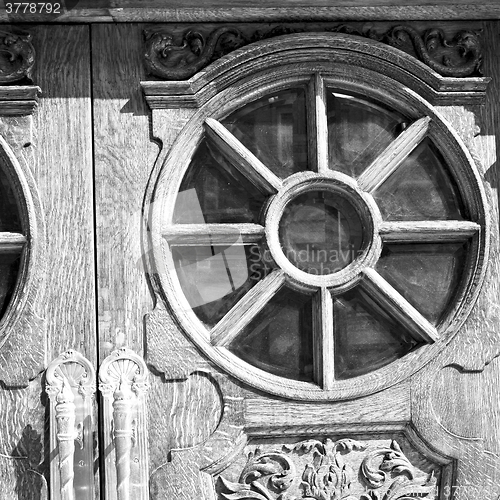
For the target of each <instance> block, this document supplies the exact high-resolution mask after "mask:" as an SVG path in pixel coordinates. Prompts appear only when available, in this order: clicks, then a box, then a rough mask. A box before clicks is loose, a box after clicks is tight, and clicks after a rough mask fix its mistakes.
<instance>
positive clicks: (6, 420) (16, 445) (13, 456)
mask: <svg viewBox="0 0 500 500" xmlns="http://www.w3.org/2000/svg"><path fill="white" fill-rule="evenodd" d="M40 395H41V376H39V377H37V378H35V379H34V380H32V381H31V382H30V384H29V386H28V387H26V388H25V389H6V388H5V387H4V386H2V387H1V388H0V409H1V410H0V484H1V488H0V500H12V498H20V499H21V498H22V499H25V498H26V499H28V498H36V499H40V500H47V499H48V485H47V481H46V479H45V477H44V474H45V473H47V468H48V463H47V462H46V457H45V450H47V448H48V446H47V447H46V444H45V443H46V436H47V432H46V428H45V427H44V426H45V424H44V422H45V408H44V406H43V404H45V402H44V401H41V400H40Z"/></svg>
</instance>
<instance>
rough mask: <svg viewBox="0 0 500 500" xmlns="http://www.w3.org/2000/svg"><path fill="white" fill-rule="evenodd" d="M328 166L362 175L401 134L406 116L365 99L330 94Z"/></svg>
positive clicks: (351, 174) (328, 99) (348, 173)
mask: <svg viewBox="0 0 500 500" xmlns="http://www.w3.org/2000/svg"><path fill="white" fill-rule="evenodd" d="M326 103H327V115H328V151H329V167H330V168H331V169H332V170H338V171H339V172H343V173H345V174H347V175H350V176H352V177H355V178H357V177H359V176H360V175H361V174H362V173H363V171H364V170H365V169H366V167H368V165H369V164H370V163H371V162H372V161H373V160H375V158H377V156H379V154H380V153H382V151H383V150H384V149H385V148H386V147H387V146H388V145H389V144H390V143H391V142H392V141H393V140H394V139H395V138H396V137H397V136H398V135H399V133H400V132H401V130H402V123H403V122H404V121H405V119H404V117H403V116H401V115H399V114H397V113H395V112H389V111H388V110H386V109H385V108H383V107H382V106H379V105H377V104H374V103H372V102H370V101H367V100H365V99H361V98H359V97H354V96H350V95H346V94H342V93H337V92H334V91H331V90H330V91H329V92H328V93H327V101H326Z"/></svg>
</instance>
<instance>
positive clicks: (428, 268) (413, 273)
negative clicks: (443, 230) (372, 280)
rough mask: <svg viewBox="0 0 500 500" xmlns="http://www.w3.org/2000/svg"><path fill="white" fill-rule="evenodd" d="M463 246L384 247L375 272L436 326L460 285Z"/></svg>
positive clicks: (460, 244) (462, 266)
mask: <svg viewBox="0 0 500 500" xmlns="http://www.w3.org/2000/svg"><path fill="white" fill-rule="evenodd" d="M465 257H466V245H465V244H464V243H453V244H451V243H450V244H444V243H441V244H439V245H436V244H433V245H428V244H411V245H387V246H385V247H384V251H383V252H382V255H381V257H380V260H379V262H378V264H377V271H378V272H379V273H380V274H381V275H382V276H383V277H384V278H385V279H386V280H387V281H388V282H389V283H390V284H391V285H392V286H393V287H394V288H395V289H396V290H397V291H398V292H399V293H400V294H401V295H402V296H403V297H404V298H405V299H406V300H407V301H408V302H409V303H410V304H411V305H413V306H414V307H415V308H416V309H417V310H418V311H419V312H420V313H421V314H422V315H424V316H425V317H426V318H427V319H428V320H429V321H430V322H431V323H433V324H437V323H438V322H439V321H440V319H441V318H442V316H443V314H444V313H445V311H446V308H447V307H448V305H449V304H450V302H451V300H452V298H453V295H454V294H455V292H456V290H457V288H458V285H459V283H460V281H461V278H462V275H463V270H464V266H465Z"/></svg>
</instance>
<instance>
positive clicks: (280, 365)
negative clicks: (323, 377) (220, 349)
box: [229, 288, 313, 381]
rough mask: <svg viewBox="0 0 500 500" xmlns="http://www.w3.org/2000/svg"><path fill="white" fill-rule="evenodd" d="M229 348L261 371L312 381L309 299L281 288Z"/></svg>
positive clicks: (310, 302)
mask: <svg viewBox="0 0 500 500" xmlns="http://www.w3.org/2000/svg"><path fill="white" fill-rule="evenodd" d="M229 350H230V351H231V352H233V353H234V354H236V355H237V356H239V357H240V358H241V359H243V360H245V361H246V362H248V363H250V364H251V365H254V366H256V367H258V368H261V369H262V370H265V371H267V372H270V373H273V374H275V375H279V376H281V377H286V378H291V379H294V380H306V381H312V379H313V357H312V299H311V297H309V296H307V295H302V294H300V293H298V292H295V291H293V290H290V289H288V288H283V289H281V290H280V291H279V292H278V293H277V294H276V296H275V297H273V298H272V299H271V300H270V301H269V303H268V304H267V305H266V306H265V307H264V309H263V310H262V311H261V312H260V313H259V314H257V316H256V317H255V318H254V319H253V321H252V322H251V323H250V324H249V325H248V326H247V327H246V328H245V329H244V330H243V332H242V333H241V334H240V335H238V336H237V337H236V339H234V340H233V342H232V343H231V344H230V345H229Z"/></svg>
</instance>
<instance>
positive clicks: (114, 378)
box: [99, 348, 149, 500]
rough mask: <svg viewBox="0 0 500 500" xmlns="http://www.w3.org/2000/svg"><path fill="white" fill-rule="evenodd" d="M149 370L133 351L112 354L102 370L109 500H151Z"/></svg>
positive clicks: (117, 351) (100, 384)
mask: <svg viewBox="0 0 500 500" xmlns="http://www.w3.org/2000/svg"><path fill="white" fill-rule="evenodd" d="M148 388H149V384H148V369H147V367H146V363H145V362H144V360H143V359H142V358H141V357H140V356H138V355H137V354H136V353H135V352H134V351H132V350H130V349H127V348H120V349H117V350H115V351H113V352H112V353H111V354H110V355H109V356H108V357H107V358H106V359H105V360H104V361H103V362H102V364H101V367H100V369H99V391H100V393H101V397H102V409H103V422H102V424H103V427H104V432H103V439H104V443H103V449H104V450H105V456H104V476H105V498H106V500H130V499H133V500H148V499H149V488H148V455H147V429H146V401H145V398H146V393H147V390H148Z"/></svg>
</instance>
